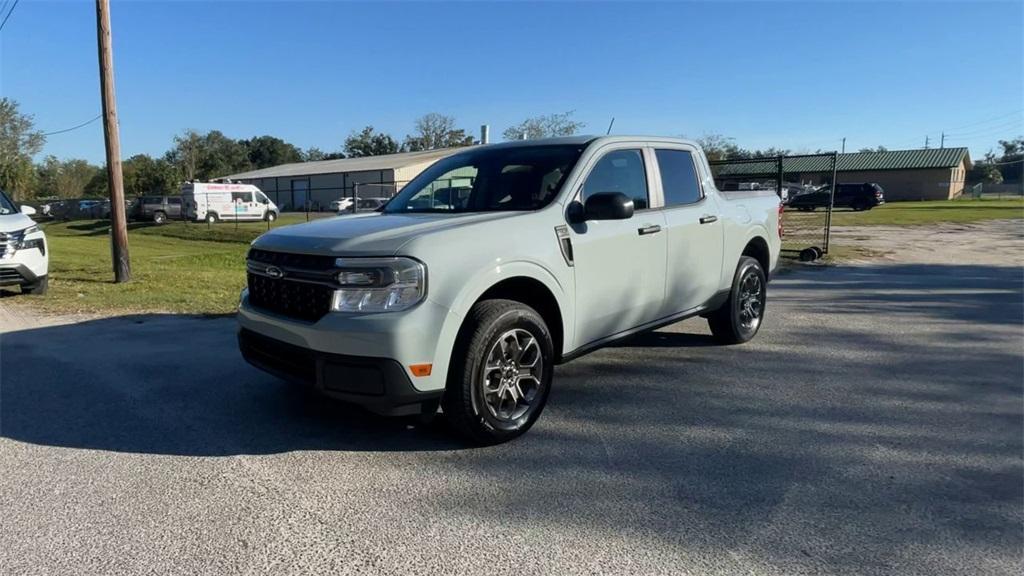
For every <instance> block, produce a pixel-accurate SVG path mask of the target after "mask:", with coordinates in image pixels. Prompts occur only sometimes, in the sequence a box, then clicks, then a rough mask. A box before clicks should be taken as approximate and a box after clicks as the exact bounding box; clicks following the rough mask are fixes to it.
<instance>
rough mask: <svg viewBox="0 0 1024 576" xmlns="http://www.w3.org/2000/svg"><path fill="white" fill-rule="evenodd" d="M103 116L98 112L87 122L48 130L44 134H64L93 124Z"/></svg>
mask: <svg viewBox="0 0 1024 576" xmlns="http://www.w3.org/2000/svg"><path fill="white" fill-rule="evenodd" d="M102 117H103V114H97V115H96V116H95V117H94V118H91V119H89V120H86V121H85V122H82V123H81V124H79V125H77V126H72V127H71V128H65V129H63V130H54V131H53V132H46V133H45V134H43V136H53V135H54V134H63V133H65V132H71V131H72V130H78V129H79V128H82V127H84V126H88V125H89V124H92V123H93V122H95V121H97V120H99V119H100V118H102Z"/></svg>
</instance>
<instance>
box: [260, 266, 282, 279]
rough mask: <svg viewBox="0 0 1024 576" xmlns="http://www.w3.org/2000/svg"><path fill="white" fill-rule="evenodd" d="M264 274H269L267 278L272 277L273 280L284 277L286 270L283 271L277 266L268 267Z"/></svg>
mask: <svg viewBox="0 0 1024 576" xmlns="http://www.w3.org/2000/svg"><path fill="white" fill-rule="evenodd" d="M264 272H265V273H266V274H267V276H270V277H271V278H283V277H284V270H281V269H280V268H278V267H277V266H267V269H266V270H264Z"/></svg>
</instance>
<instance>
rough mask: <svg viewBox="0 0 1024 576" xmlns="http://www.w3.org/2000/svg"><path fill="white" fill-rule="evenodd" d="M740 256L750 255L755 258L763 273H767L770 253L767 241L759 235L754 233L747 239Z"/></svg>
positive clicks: (770, 262) (770, 259) (770, 261)
mask: <svg viewBox="0 0 1024 576" xmlns="http://www.w3.org/2000/svg"><path fill="white" fill-rule="evenodd" d="M740 256H750V257H751V258H753V259H755V260H757V262H758V263H759V264H760V265H761V268H762V269H763V270H764V273H765V275H767V274H768V273H769V271H770V270H771V267H772V253H771V249H770V248H769V247H768V241H767V240H765V239H764V237H763V236H761V235H755V236H754V237H752V238H750V239H749V240H747V244H746V246H744V247H743V252H741V253H740Z"/></svg>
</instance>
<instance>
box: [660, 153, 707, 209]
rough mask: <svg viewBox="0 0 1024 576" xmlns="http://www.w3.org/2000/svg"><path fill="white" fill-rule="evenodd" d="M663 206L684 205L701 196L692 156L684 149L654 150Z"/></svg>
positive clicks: (699, 198)
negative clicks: (663, 201) (659, 175)
mask: <svg viewBox="0 0 1024 576" xmlns="http://www.w3.org/2000/svg"><path fill="white" fill-rule="evenodd" d="M654 155H655V157H656V158H657V159H658V172H659V173H660V174H661V191H662V193H663V194H664V195H665V207H666V208H669V207H672V206H684V205H686V204H693V203H695V202H699V201H700V200H701V199H702V198H703V194H701V190H700V183H699V182H698V180H697V169H696V167H695V166H694V164H693V156H692V155H691V154H690V153H689V152H688V151H686V150H655V151H654Z"/></svg>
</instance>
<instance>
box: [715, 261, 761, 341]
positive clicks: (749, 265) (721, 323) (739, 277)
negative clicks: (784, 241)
mask: <svg viewBox="0 0 1024 576" xmlns="http://www.w3.org/2000/svg"><path fill="white" fill-rule="evenodd" d="M751 277H753V278H754V280H751V279H750V278H751ZM754 282H756V284H757V286H758V295H757V297H756V298H755V299H754V300H753V301H752V300H750V299H749V298H748V297H747V296H746V294H747V293H748V289H749V288H750V286H751V285H752V284H753V283H754ZM767 286H768V282H767V278H766V276H765V273H764V269H763V268H762V267H761V264H760V263H759V262H758V261H757V260H756V259H754V258H751V257H750V256H741V257H740V262H739V264H738V265H737V266H736V274H735V275H734V276H733V280H732V289H731V290H730V291H729V299H728V300H727V301H726V302H725V304H723V305H722V307H721V308H719V309H718V310H715V311H714V312H713V313H711V315H709V316H708V326H709V327H710V328H711V334H712V335H713V336H714V337H715V340H718V341H719V342H720V343H722V344H742V343H743V342H747V341H748V340H750V339H751V338H753V337H754V336H755V335H756V334H757V331H758V329H759V328H761V324H763V323H764V311H765V299H766V296H767ZM754 301H756V306H754ZM747 303H750V304H751V309H747ZM751 314H753V316H754V318H753V319H752V321H751V319H750V318H749V316H750V315H751Z"/></svg>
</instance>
